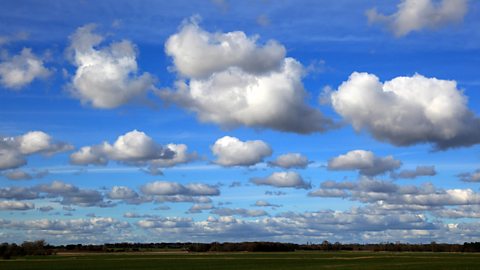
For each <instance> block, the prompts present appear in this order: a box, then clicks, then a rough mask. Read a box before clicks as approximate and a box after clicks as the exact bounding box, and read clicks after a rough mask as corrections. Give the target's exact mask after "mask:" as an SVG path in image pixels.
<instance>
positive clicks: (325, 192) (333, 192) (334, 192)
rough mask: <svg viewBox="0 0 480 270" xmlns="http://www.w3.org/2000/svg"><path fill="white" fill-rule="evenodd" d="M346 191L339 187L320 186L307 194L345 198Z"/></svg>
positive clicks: (346, 195)
mask: <svg viewBox="0 0 480 270" xmlns="http://www.w3.org/2000/svg"><path fill="white" fill-rule="evenodd" d="M348 195H349V194H348V192H346V191H345V190H341V189H332V188H329V189H325V188H320V189H317V190H315V191H312V192H309V193H308V196H312V197H326V198H346V197H348Z"/></svg>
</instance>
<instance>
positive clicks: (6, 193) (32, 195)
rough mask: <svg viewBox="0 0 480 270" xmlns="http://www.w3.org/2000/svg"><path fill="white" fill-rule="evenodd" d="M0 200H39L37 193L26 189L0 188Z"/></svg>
mask: <svg viewBox="0 0 480 270" xmlns="http://www.w3.org/2000/svg"><path fill="white" fill-rule="evenodd" d="M0 198H1V199H8V200H12V199H13V200H33V199H37V198H39V194H38V192H37V191H34V190H32V189H30V188H26V187H4V188H0Z"/></svg>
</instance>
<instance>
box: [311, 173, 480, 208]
mask: <svg viewBox="0 0 480 270" xmlns="http://www.w3.org/2000/svg"><path fill="white" fill-rule="evenodd" d="M328 195H331V196H328ZM340 195H341V197H344V198H349V199H351V200H355V201H360V202H363V203H371V204H379V205H380V206H381V207H382V208H384V209H409V210H415V209H416V210H431V209H435V208H439V207H443V206H457V205H480V194H479V193H477V192H475V191H473V190H471V189H440V188H436V187H435V186H433V185H432V184H430V183H426V184H423V185H422V186H420V187H417V186H400V185H396V184H394V183H393V182H391V181H382V180H376V179H372V178H368V177H362V178H361V179H360V180H359V181H357V182H333V181H327V182H324V183H322V185H321V188H320V189H319V190H316V191H313V192H311V193H309V196H319V197H339V196H340Z"/></svg>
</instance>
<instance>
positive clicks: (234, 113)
mask: <svg viewBox="0 0 480 270" xmlns="http://www.w3.org/2000/svg"><path fill="white" fill-rule="evenodd" d="M166 53H167V54H168V55H170V56H172V57H173V62H174V64H175V68H176V70H177V71H178V72H179V73H180V74H181V75H183V76H185V77H187V81H178V82H177V83H176V89H175V90H164V91H159V92H158V94H159V95H160V97H161V98H163V99H164V100H165V101H167V102H173V103H176V104H179V105H180V106H182V107H185V108H187V109H189V110H191V111H193V112H195V113H196V114H197V115H198V118H199V119H200V120H201V121H203V122H213V123H216V124H219V125H221V126H222V127H225V128H232V127H236V126H241V125H245V126H249V127H256V128H271V129H275V130H280V131H288V132H296V133H311V132H317V131H325V130H326V129H329V128H331V127H332V125H333V124H332V121H331V120H329V119H326V118H325V117H324V116H323V115H322V114H321V112H320V111H318V110H316V109H314V108H312V107H310V106H308V105H307V104H306V103H305V98H306V96H307V93H306V91H305V90H304V88H303V84H302V77H303V75H304V73H305V72H304V70H303V67H302V65H301V64H300V63H299V62H297V61H296V60H295V59H293V58H285V48H283V46H281V45H279V44H278V43H276V42H274V41H269V42H268V43H267V44H266V45H264V46H261V45H257V44H256V38H249V37H247V36H246V35H245V34H244V33H243V32H230V33H215V34H212V33H208V32H205V31H204V30H202V29H201V28H200V27H199V26H198V25H197V24H195V23H187V24H184V25H183V27H182V28H181V29H180V32H179V33H177V34H175V35H173V36H171V37H170V38H169V39H168V40H167V42H166Z"/></svg>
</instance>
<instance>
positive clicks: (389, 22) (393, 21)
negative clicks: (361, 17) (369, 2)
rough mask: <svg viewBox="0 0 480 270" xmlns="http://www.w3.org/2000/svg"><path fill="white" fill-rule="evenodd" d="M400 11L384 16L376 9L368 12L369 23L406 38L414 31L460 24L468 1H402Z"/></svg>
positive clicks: (399, 6) (399, 5)
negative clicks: (383, 26) (378, 24)
mask: <svg viewBox="0 0 480 270" xmlns="http://www.w3.org/2000/svg"><path fill="white" fill-rule="evenodd" d="M397 8H398V10H397V11H396V12H395V13H393V14H391V15H383V14H380V13H378V12H377V10H376V9H375V8H373V9H369V10H367V12H366V15H367V18H368V22H369V23H370V24H372V23H380V24H383V25H385V26H387V27H388V28H389V30H390V31H392V32H393V33H394V34H395V36H397V37H401V36H405V35H407V34H408V33H410V32H413V31H420V30H423V29H435V28H439V27H441V26H444V25H446V24H450V23H455V22H459V21H461V20H462V19H463V17H464V16H465V14H466V13H467V11H468V0H442V1H441V2H436V1H435V0H402V1H401V2H400V4H398V6H397Z"/></svg>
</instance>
